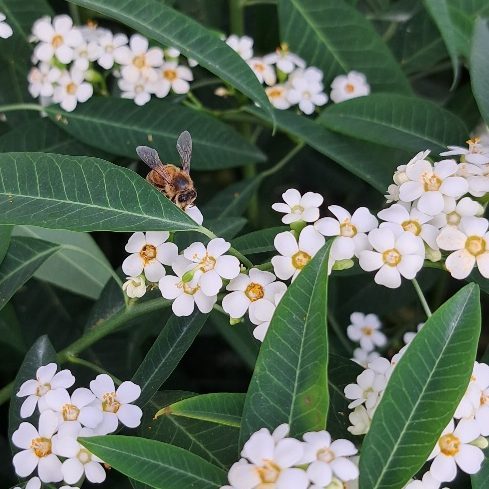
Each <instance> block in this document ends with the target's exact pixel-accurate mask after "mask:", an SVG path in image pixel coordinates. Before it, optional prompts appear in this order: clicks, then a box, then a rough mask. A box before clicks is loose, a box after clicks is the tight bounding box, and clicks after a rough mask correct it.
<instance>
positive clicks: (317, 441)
mask: <svg viewBox="0 0 489 489" xmlns="http://www.w3.org/2000/svg"><path fill="white" fill-rule="evenodd" d="M303 438H304V442H305V446H304V456H303V457H302V459H301V461H300V462H299V463H300V464H309V467H308V468H307V475H308V476H309V480H310V481H311V482H312V483H313V484H317V485H318V486H320V487H323V486H327V485H328V484H329V483H330V482H331V480H332V478H333V476H335V477H336V478H338V479H339V480H341V481H342V482H346V481H351V480H354V479H356V478H357V477H358V475H359V473H358V467H357V465H356V464H355V463H354V462H353V461H352V460H351V459H350V458H348V457H351V456H353V455H355V454H356V453H357V449H356V448H355V445H353V443H352V442H351V441H348V440H341V439H340V440H334V441H332V440H331V435H330V434H329V433H328V432H327V431H318V432H312V433H306V434H305V435H304V437H303Z"/></svg>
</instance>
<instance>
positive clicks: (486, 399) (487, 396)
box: [481, 392, 489, 406]
mask: <svg viewBox="0 0 489 489" xmlns="http://www.w3.org/2000/svg"><path fill="white" fill-rule="evenodd" d="M485 404H489V393H486V392H483V393H482V394H481V406H484V405H485Z"/></svg>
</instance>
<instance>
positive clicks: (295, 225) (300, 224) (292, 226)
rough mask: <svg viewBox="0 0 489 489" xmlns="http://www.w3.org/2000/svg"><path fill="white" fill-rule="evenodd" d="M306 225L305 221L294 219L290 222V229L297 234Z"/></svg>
mask: <svg viewBox="0 0 489 489" xmlns="http://www.w3.org/2000/svg"><path fill="white" fill-rule="evenodd" d="M306 226H307V222H306V221H295V222H292V223H290V229H292V231H294V233H297V236H299V234H300V233H301V231H302V230H303V229H304V228H305V227H306Z"/></svg>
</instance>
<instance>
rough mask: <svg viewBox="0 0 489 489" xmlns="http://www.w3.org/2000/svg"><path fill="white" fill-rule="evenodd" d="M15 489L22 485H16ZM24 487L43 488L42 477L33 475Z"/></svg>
mask: <svg viewBox="0 0 489 489" xmlns="http://www.w3.org/2000/svg"><path fill="white" fill-rule="evenodd" d="M14 489H20V487H18V486H17V487H14ZM24 489H41V479H39V477H32V479H29V480H28V481H27V484H26V485H25V486H24ZM61 489H62V488H61Z"/></svg>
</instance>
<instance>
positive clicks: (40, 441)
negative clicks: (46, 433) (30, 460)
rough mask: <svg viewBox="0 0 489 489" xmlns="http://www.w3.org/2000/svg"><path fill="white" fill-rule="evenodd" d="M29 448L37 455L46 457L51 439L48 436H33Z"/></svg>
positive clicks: (49, 452) (49, 451) (49, 449)
mask: <svg viewBox="0 0 489 489" xmlns="http://www.w3.org/2000/svg"><path fill="white" fill-rule="evenodd" d="M31 448H32V450H33V451H34V453H35V454H36V456H37V457H39V458H42V457H47V456H48V455H50V454H51V440H50V439H49V438H43V437H40V438H34V440H32V442H31Z"/></svg>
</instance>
